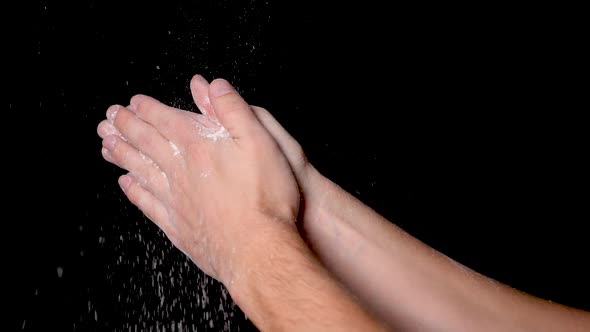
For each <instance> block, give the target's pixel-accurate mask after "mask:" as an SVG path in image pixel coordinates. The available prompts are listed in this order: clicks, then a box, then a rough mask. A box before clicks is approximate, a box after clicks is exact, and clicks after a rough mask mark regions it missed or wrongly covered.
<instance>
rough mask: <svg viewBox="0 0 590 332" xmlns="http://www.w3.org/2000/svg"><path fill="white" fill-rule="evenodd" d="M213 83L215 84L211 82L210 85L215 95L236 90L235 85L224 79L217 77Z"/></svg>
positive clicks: (218, 95)
mask: <svg viewBox="0 0 590 332" xmlns="http://www.w3.org/2000/svg"><path fill="white" fill-rule="evenodd" d="M213 83H214V84H211V87H210V88H211V95H213V97H221V96H223V95H226V94H228V93H231V92H235V91H236V90H235V89H234V87H233V86H231V84H229V82H228V81H226V80H224V79H217V80H215V82H213Z"/></svg>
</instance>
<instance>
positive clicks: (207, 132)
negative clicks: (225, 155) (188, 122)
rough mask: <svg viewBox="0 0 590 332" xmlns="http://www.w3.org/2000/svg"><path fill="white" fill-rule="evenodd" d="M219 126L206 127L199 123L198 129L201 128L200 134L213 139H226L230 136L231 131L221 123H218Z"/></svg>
mask: <svg viewBox="0 0 590 332" xmlns="http://www.w3.org/2000/svg"><path fill="white" fill-rule="evenodd" d="M217 126H218V128H209V127H205V126H203V125H201V124H197V129H198V130H199V135H201V136H203V137H205V138H208V139H210V140H212V141H217V140H218V139H225V138H229V137H230V135H229V132H228V131H227V130H226V129H225V127H223V126H222V125H220V124H217Z"/></svg>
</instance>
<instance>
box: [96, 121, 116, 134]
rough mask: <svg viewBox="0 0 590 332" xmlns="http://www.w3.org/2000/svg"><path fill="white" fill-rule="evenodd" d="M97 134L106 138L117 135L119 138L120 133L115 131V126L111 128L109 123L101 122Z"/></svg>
mask: <svg viewBox="0 0 590 332" xmlns="http://www.w3.org/2000/svg"><path fill="white" fill-rule="evenodd" d="M98 133H99V134H100V135H102V136H103V137H106V136H109V135H119V136H121V133H119V131H118V130H117V128H115V126H113V125H112V124H111V123H110V122H102V123H101V124H100V125H99V126H98Z"/></svg>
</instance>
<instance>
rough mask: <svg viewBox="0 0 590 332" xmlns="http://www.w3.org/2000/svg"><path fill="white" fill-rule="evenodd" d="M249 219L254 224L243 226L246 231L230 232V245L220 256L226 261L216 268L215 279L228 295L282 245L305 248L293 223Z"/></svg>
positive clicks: (271, 219)
mask: <svg viewBox="0 0 590 332" xmlns="http://www.w3.org/2000/svg"><path fill="white" fill-rule="evenodd" d="M253 219H254V220H255V221H253V222H249V223H247V224H248V229H247V230H244V229H242V230H237V229H235V230H234V231H235V233H236V234H235V236H232V241H231V243H232V245H229V246H227V248H226V250H227V251H228V253H227V254H226V255H224V256H225V257H227V258H228V259H227V260H226V262H224V263H223V264H222V266H220V269H221V270H222V271H218V273H219V277H220V278H219V280H220V281H221V282H222V283H223V284H224V285H225V286H226V287H227V289H228V290H229V291H230V293H232V292H233V291H234V289H236V288H238V287H239V285H240V283H241V281H243V280H244V279H246V278H249V277H250V274H251V273H254V272H256V270H259V269H263V268H264V267H265V266H266V265H269V264H271V263H270V261H271V260H272V259H273V258H274V256H275V255H276V252H277V251H279V250H280V249H281V248H282V246H288V247H290V246H291V245H298V242H301V244H302V245H305V243H304V242H303V240H302V239H301V237H300V236H299V234H298V233H297V228H296V226H295V223H294V221H291V220H279V219H277V218H274V217H270V216H266V215H259V216H257V217H256V218H253ZM228 242H229V241H228ZM236 290H237V289H236Z"/></svg>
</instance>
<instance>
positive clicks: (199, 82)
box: [190, 75, 219, 121]
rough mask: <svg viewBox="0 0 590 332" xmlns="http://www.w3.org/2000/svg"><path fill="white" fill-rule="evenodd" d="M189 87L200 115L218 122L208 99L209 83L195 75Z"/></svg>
mask: <svg viewBox="0 0 590 332" xmlns="http://www.w3.org/2000/svg"><path fill="white" fill-rule="evenodd" d="M190 87H191V94H192V95H193V100H194V101H195V104H196V105H197V107H198V108H199V110H200V111H201V113H202V114H203V115H205V116H206V117H208V118H209V119H212V120H214V121H219V120H218V119H217V116H216V115H215V112H214V110H213V106H211V100H210V99H209V82H207V80H206V79H205V78H204V77H203V76H201V75H195V76H193V79H192V80H191V84H190Z"/></svg>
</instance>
